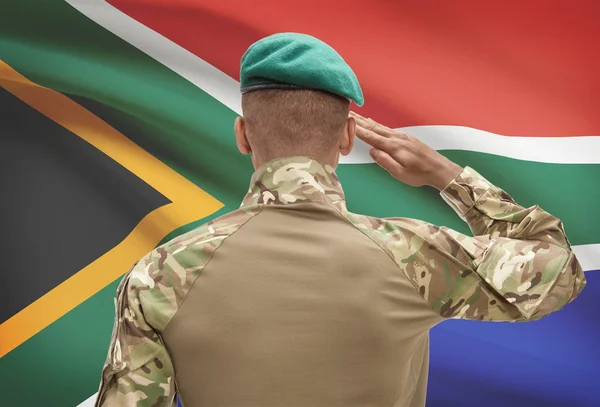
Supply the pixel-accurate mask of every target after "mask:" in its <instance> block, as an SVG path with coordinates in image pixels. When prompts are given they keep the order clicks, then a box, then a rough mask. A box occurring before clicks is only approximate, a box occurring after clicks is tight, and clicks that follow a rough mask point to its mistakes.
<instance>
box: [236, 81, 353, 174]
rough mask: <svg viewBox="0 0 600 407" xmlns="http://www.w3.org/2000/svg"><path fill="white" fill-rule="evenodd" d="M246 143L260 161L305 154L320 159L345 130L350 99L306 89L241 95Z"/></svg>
mask: <svg viewBox="0 0 600 407" xmlns="http://www.w3.org/2000/svg"><path fill="white" fill-rule="evenodd" d="M242 110H243V115H244V120H245V124H246V133H247V137H248V142H249V143H250V146H251V147H252V150H253V152H254V154H256V155H258V156H259V157H260V158H261V161H263V162H264V161H269V160H272V159H275V158H278V157H285V156H293V155H305V156H312V157H315V158H322V157H324V156H327V155H328V154H330V153H331V151H332V150H334V149H336V148H337V146H338V143H339V140H340V136H341V135H342V133H343V132H344V129H345V126H346V122H347V119H348V113H349V111H350V102H349V100H347V99H345V98H343V97H341V96H338V95H334V94H332V93H328V92H323V91H318V90H309V89H266V90H258V91H254V92H250V93H246V94H244V95H243V96H242Z"/></svg>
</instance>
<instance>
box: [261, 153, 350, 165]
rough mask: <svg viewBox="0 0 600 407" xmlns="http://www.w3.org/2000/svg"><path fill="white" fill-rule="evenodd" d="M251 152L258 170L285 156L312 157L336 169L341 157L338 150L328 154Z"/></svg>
mask: <svg viewBox="0 0 600 407" xmlns="http://www.w3.org/2000/svg"><path fill="white" fill-rule="evenodd" d="M250 154H251V156H252V166H253V167H254V169H255V170H257V169H258V168H260V167H261V166H263V165H264V164H266V163H269V162H272V161H276V160H281V159H285V158H290V157H310V158H312V159H314V160H315V161H318V162H319V163H321V164H323V165H329V166H331V167H332V168H333V169H336V168H337V166H338V163H339V159H340V154H339V153H338V152H337V151H336V152H335V153H330V154H326V155H322V154H320V155H314V154H306V153H305V152H299V153H290V154H285V155H277V156H262V155H259V154H254V153H250Z"/></svg>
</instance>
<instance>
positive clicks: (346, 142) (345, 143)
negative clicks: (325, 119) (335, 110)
mask: <svg viewBox="0 0 600 407" xmlns="http://www.w3.org/2000/svg"><path fill="white" fill-rule="evenodd" d="M355 134H356V121H354V117H348V119H347V120H346V125H345V126H344V132H343V133H342V137H341V138H340V154H342V155H348V154H350V152H351V151H352V148H353V147H354V135H355Z"/></svg>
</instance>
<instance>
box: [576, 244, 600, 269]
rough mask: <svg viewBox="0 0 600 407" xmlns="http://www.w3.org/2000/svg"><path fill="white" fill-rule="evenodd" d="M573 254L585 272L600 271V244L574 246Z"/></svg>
mask: <svg viewBox="0 0 600 407" xmlns="http://www.w3.org/2000/svg"><path fill="white" fill-rule="evenodd" d="M573 252H574V253H575V256H576V257H577V260H579V263H580V264H581V268H582V269H584V270H585V271H592V270H600V244H580V245H573Z"/></svg>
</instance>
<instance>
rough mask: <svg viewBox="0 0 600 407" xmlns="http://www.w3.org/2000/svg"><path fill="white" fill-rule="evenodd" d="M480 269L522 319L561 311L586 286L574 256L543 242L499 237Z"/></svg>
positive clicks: (581, 270)
mask: <svg viewBox="0 0 600 407" xmlns="http://www.w3.org/2000/svg"><path fill="white" fill-rule="evenodd" d="M480 269H482V270H481V271H482V274H483V275H484V276H485V279H486V281H487V282H488V284H490V285H491V286H492V287H493V288H494V289H495V290H496V291H497V292H498V293H499V294H501V295H502V297H504V299H505V300H506V301H507V302H508V303H510V304H511V305H513V306H514V307H515V308H516V309H517V310H518V313H519V314H520V315H521V318H520V319H521V320H532V319H539V318H542V317H544V316H546V315H549V314H551V313H553V312H556V311H558V310H560V309H562V308H563V307H564V306H565V305H567V304H568V303H570V302H571V301H573V300H574V299H575V298H576V297H577V296H578V295H579V293H580V292H581V291H582V290H583V288H584V286H585V276H584V274H583V269H582V268H581V265H580V264H579V262H578V261H577V258H576V257H575V255H574V253H573V252H572V251H571V250H569V249H567V248H564V247H560V246H557V245H552V244H549V243H546V242H539V241H523V240H521V241H519V240H512V239H507V238H499V239H497V241H496V244H495V245H493V246H492V247H490V249H488V253H487V255H486V258H485V260H484V262H483V264H482V265H481V266H480Z"/></svg>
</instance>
